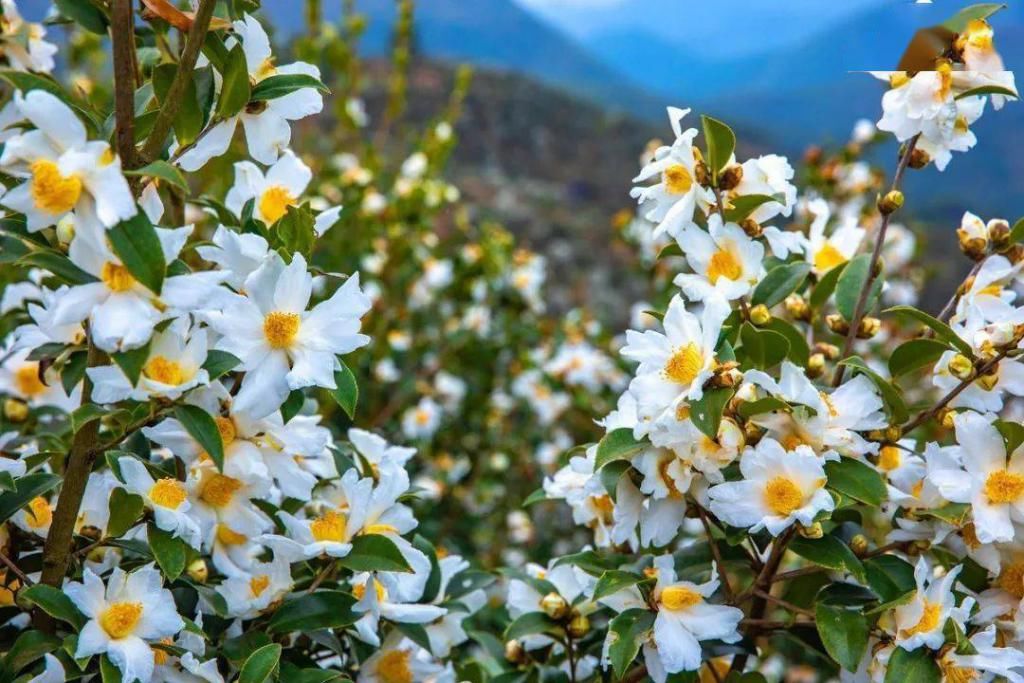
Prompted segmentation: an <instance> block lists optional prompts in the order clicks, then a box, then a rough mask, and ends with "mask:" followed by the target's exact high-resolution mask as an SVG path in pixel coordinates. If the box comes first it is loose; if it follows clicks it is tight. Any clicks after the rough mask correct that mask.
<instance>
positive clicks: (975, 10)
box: [942, 2, 1006, 33]
mask: <svg viewBox="0 0 1024 683" xmlns="http://www.w3.org/2000/svg"><path fill="white" fill-rule="evenodd" d="M1005 8H1006V5H1005V4H1004V3H1001V2H985V3H981V4H978V5H971V6H969V7H964V8H963V9H962V10H960V11H959V12H957V13H956V14H954V15H953V16H952V17H950V18H949V19H947V20H946V21H944V22H942V25H943V26H944V27H945V28H948V29H949V30H950V31H952V32H953V33H963V32H964V30H965V29H966V28H967V25H968V24H970V23H971V22H972V21H974V20H975V19H988V18H989V17H990V16H992V15H993V14H995V13H996V12H998V11H999V10H1001V9H1005Z"/></svg>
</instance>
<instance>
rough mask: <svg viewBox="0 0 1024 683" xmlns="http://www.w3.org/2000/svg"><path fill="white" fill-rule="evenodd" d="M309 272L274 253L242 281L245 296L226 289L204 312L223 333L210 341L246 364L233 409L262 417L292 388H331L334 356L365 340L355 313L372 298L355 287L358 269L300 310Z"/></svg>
mask: <svg viewBox="0 0 1024 683" xmlns="http://www.w3.org/2000/svg"><path fill="white" fill-rule="evenodd" d="M312 290H313V277H312V276H311V275H310V274H309V272H308V271H307V269H306V259H305V258H303V257H302V255H301V254H295V255H294V256H293V257H292V262H291V263H290V264H287V265H286V264H285V263H284V260H282V259H281V257H280V256H279V255H277V254H276V253H272V254H271V255H270V256H269V257H268V258H267V260H266V262H265V263H264V264H263V265H262V266H260V268H259V269H257V270H256V271H255V272H254V273H253V274H252V275H250V276H249V277H248V278H247V279H246V281H245V296H241V295H231V298H230V299H229V301H228V303H227V304H226V305H225V306H224V309H223V310H222V311H210V312H208V313H207V314H206V319H207V320H208V322H209V323H210V325H211V326H212V327H213V328H214V329H215V330H216V331H217V332H218V333H220V334H221V335H222V336H221V338H220V339H219V340H218V341H217V343H216V348H218V349H220V350H222V351H227V352H228V353H231V354H234V355H235V356H236V357H237V358H238V359H239V360H241V361H242V364H241V366H240V368H239V369H241V370H243V371H245V378H244V379H243V380H242V388H241V390H240V391H239V392H238V395H237V396H236V398H235V402H234V409H235V410H237V411H240V412H246V413H249V414H250V415H251V416H252V417H253V418H260V417H263V416H265V415H268V414H270V413H271V412H273V411H275V410H277V408H278V407H279V406H280V405H281V404H282V403H284V400H285V398H287V397H288V393H289V392H291V391H293V390H295V389H302V388H305V387H309V386H320V387H326V388H328V389H334V388H336V387H337V385H336V384H335V382H334V372H335V371H336V370H338V369H339V368H340V367H341V366H340V364H339V362H338V359H337V355H338V354H343V353H349V352H350V351H354V350H355V349H357V348H359V347H361V346H365V345H366V344H367V343H369V341H370V338H369V337H367V336H366V335H363V334H359V327H360V321H359V319H360V318H361V317H362V316H363V315H364V314H365V313H366V312H367V311H368V310H370V300H369V299H368V298H367V297H366V295H365V294H363V292H362V291H361V290H360V289H359V274H358V273H357V274H355V275H353V276H352V277H350V278H348V280H346V281H345V284H343V285H342V286H341V287H339V288H338V290H337V291H336V292H335V293H334V295H333V296H331V298H329V299H328V300H326V301H323V302H321V303H319V304H317V305H316V306H315V307H313V309H311V310H308V311H307V310H306V307H307V306H308V305H309V299H310V296H311V295H312Z"/></svg>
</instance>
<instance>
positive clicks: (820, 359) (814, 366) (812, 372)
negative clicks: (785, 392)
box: [807, 353, 825, 379]
mask: <svg viewBox="0 0 1024 683" xmlns="http://www.w3.org/2000/svg"><path fill="white" fill-rule="evenodd" d="M823 372H825V356H824V355H822V354H820V353H812V354H811V356H810V358H808V359H807V376H808V377H810V378H812V379H813V378H815V377H821V374H822V373H823Z"/></svg>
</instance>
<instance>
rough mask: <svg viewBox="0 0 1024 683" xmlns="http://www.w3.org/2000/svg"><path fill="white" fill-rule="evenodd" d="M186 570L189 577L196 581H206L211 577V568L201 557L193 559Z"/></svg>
mask: <svg viewBox="0 0 1024 683" xmlns="http://www.w3.org/2000/svg"><path fill="white" fill-rule="evenodd" d="M185 571H186V572H187V573H188V576H189V578H190V579H192V580H193V581H195V582H196V583H206V579H208V578H209V577H210V568H209V567H207V566H206V560H204V559H203V558H201V557H200V558H198V559H195V560H193V561H192V562H191V563H190V564H189V565H188V569H186V570H185Z"/></svg>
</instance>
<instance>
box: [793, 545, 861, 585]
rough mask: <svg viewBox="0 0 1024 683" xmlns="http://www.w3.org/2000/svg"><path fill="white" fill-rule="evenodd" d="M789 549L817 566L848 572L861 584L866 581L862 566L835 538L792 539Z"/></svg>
mask: <svg viewBox="0 0 1024 683" xmlns="http://www.w3.org/2000/svg"><path fill="white" fill-rule="evenodd" d="M789 549H790V550H792V551H793V552H794V553H796V554H797V555H799V556H800V557H802V558H804V559H805V560H810V561H811V562H813V563H814V564H816V565H818V566H821V567H826V568H828V569H833V570H835V571H841V572H849V573H850V574H851V575H853V577H854V578H855V579H857V580H858V581H860V582H861V583H863V582H865V581H867V576H866V575H865V573H864V565H863V564H861V561H860V560H859V559H857V556H856V555H854V554H853V551H852V550H850V547H849V546H848V545H846V544H845V543H843V542H842V541H841V540H840V539H838V538H836V537H835V536H823V537H822V538H819V539H815V540H812V539H809V538H794V539H793V540H792V541H791V542H790V544H789Z"/></svg>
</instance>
